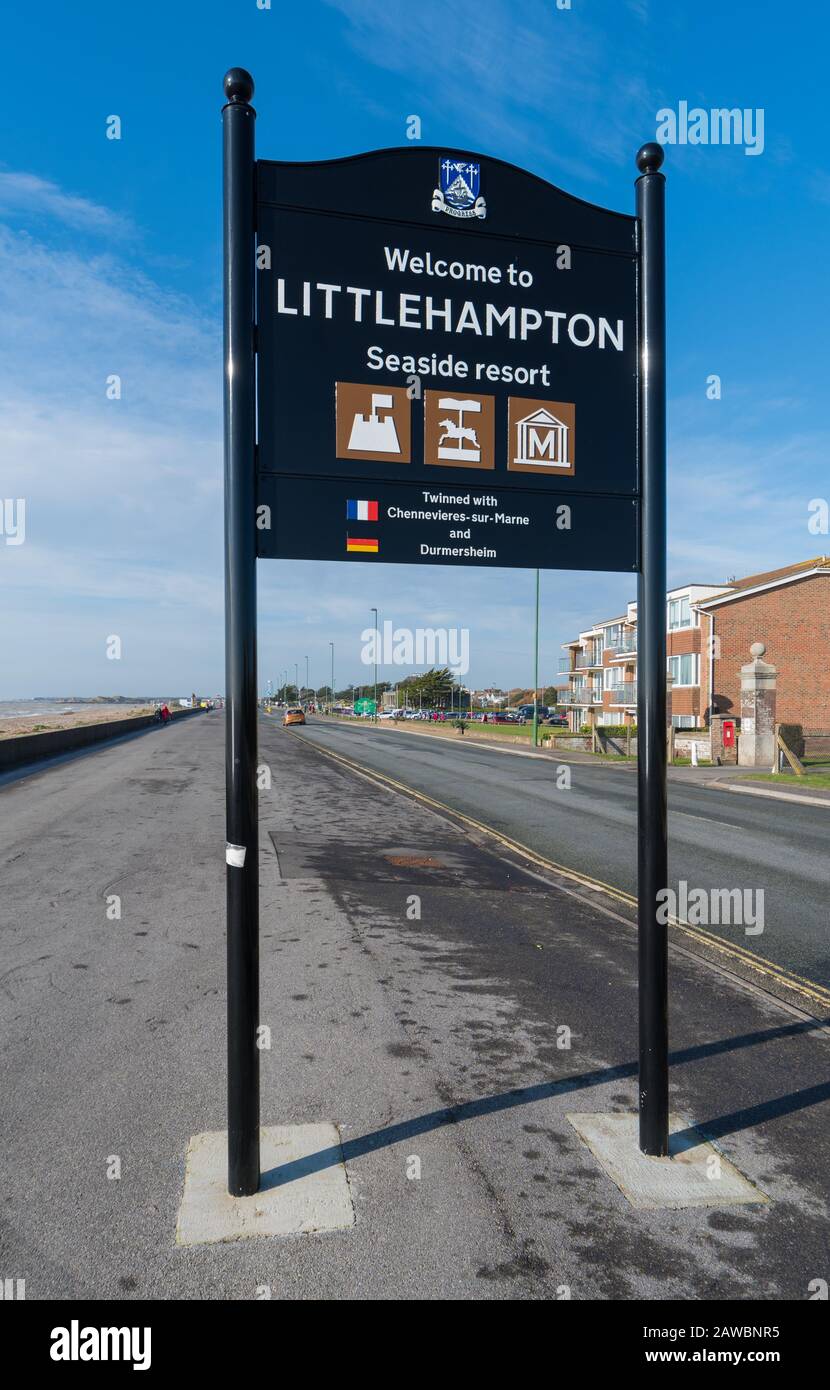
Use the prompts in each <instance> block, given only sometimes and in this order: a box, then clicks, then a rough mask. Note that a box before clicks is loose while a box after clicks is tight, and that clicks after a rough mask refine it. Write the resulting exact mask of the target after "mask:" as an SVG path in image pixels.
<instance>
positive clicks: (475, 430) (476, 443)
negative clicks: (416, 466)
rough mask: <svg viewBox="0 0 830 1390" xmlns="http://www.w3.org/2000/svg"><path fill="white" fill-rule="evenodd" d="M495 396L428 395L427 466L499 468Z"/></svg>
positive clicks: (438, 392)
mask: <svg viewBox="0 0 830 1390" xmlns="http://www.w3.org/2000/svg"><path fill="white" fill-rule="evenodd" d="M495 414H496V412H495V401H494V398H493V396H468V395H465V394H464V392H463V391H456V392H453V393H450V392H449V391H425V392H424V463H425V464H435V465H437V466H439V467H441V468H487V469H492V468H495V466H496V459H495Z"/></svg>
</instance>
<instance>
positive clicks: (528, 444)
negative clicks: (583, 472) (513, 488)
mask: <svg viewBox="0 0 830 1390" xmlns="http://www.w3.org/2000/svg"><path fill="white" fill-rule="evenodd" d="M507 420H508V423H507V468H508V472H511V473H549V474H550V475H551V476H552V477H564V478H568V477H573V474H574V461H575V456H576V406H575V405H573V404H571V403H569V402H566V401H537V400H529V399H527V398H526V397H524V396H511V397H510V398H509V400H508V409H507Z"/></svg>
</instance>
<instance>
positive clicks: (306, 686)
mask: <svg viewBox="0 0 830 1390" xmlns="http://www.w3.org/2000/svg"><path fill="white" fill-rule="evenodd" d="M308 679H309V677H308V657H306V659H305V690H306V699H308V691H309V684H308Z"/></svg>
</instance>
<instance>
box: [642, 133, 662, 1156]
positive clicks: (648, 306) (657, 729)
mask: <svg viewBox="0 0 830 1390" xmlns="http://www.w3.org/2000/svg"><path fill="white" fill-rule="evenodd" d="M662 163H663V150H662V147H661V146H660V145H657V144H647V145H643V147H642V149H641V150H640V151H639V153H638V155H637V168H638V169H639V170H640V178H639V179H638V180H637V185H636V186H637V217H638V236H639V248H640V332H641V340H640V349H641V354H642V357H641V362H640V486H641V490H642V522H641V528H642V529H641V556H640V573H639V579H638V584H637V752H638V758H637V842H638V852H637V874H638V894H639V905H638V921H639V981H640V986H639V1002H640V1085H639V1092H640V1148H641V1150H642V1152H643V1153H645V1154H651V1155H654V1156H657V1157H663V1156H665V1155H666V1154H668V1151H669V1060H668V1051H669V1017H668V927H667V926H666V925H662V924H661V923H659V922H658V921H657V907H658V904H657V893H658V891H659V890H660V889H661V888H665V887H666V886H667V879H668V842H667V829H668V827H667V809H666V245H665V232H666V229H665V191H666V180H665V178H664V177H663V175H662V174H661V173H660V172H659V171H660V166H661V164H662Z"/></svg>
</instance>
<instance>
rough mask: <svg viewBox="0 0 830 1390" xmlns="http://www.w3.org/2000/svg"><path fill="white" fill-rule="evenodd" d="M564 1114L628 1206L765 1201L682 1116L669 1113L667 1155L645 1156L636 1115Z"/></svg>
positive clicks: (729, 1204)
mask: <svg viewBox="0 0 830 1390" xmlns="http://www.w3.org/2000/svg"><path fill="white" fill-rule="evenodd" d="M567 1118H568V1119H569V1120H570V1122H571V1124H572V1125H573V1127H574V1129H575V1130H576V1132H577V1134H578V1135H579V1137H580V1138H581V1139H583V1140H584V1141H585V1143H586V1144H587V1145H588V1148H589V1149H590V1150H591V1153H592V1154H593V1155H594V1157H595V1158H596V1159H597V1160H598V1162H599V1164H600V1166H601V1167H602V1168H604V1170H605V1172H606V1173H607V1174H608V1176H609V1178H610V1179H611V1180H612V1182H615V1183H616V1184H617V1187H618V1188H619V1189H620V1191H621V1192H622V1194H623V1196H624V1197H627V1199H628V1201H629V1202H630V1203H631V1205H632V1206H633V1207H638V1208H641V1209H655V1208H659V1207H671V1208H678V1207H720V1206H731V1205H733V1204H735V1203H751V1202H756V1203H757V1202H768V1201H769V1198H768V1197H767V1195H766V1193H765V1192H762V1191H761V1189H760V1188H759V1187H756V1186H755V1184H754V1183H751V1182H750V1181H749V1179H748V1178H745V1177H744V1175H743V1173H740V1172H739V1171H738V1169H737V1168H736V1167H735V1165H734V1164H733V1163H730V1162H729V1160H728V1159H727V1158H725V1157H724V1155H723V1154H722V1153H721V1151H720V1149H717V1148H716V1147H715V1145H714V1144H712V1143H710V1142H709V1141H708V1140H707V1139H705V1138H704V1137H703V1135H702V1134H700V1133H699V1132H698V1131H697V1130H696V1129H694V1128H693V1127H692V1126H691V1125H690V1124H689V1123H688V1121H687V1120H684V1118H683V1116H682V1115H674V1114H673V1115H670V1116H669V1157H668V1158H649V1157H648V1156H647V1155H646V1154H644V1153H641V1152H640V1148H639V1129H640V1122H639V1116H638V1115H620V1114H593V1115H568V1117H567Z"/></svg>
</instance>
